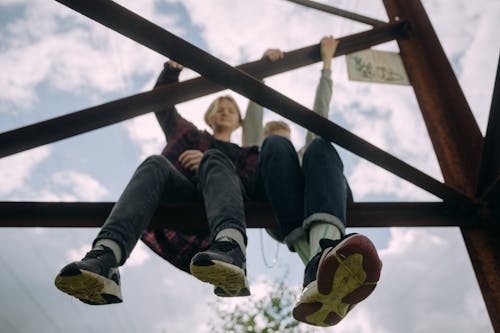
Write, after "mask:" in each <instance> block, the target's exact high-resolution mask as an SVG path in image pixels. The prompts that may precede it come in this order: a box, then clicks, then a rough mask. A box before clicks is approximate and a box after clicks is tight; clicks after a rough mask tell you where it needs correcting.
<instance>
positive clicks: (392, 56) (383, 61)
mask: <svg viewBox="0 0 500 333" xmlns="http://www.w3.org/2000/svg"><path fill="white" fill-rule="evenodd" d="M346 64H347V73H348V75H349V80H351V81H364V82H379V83H390V84H400V85H410V82H409V80H408V76H407V75H406V71H405V68H404V66H403V61H402V60H401V56H400V55H399V53H396V52H387V51H377V50H371V49H368V50H363V51H359V52H355V53H351V54H348V55H347V56H346Z"/></svg>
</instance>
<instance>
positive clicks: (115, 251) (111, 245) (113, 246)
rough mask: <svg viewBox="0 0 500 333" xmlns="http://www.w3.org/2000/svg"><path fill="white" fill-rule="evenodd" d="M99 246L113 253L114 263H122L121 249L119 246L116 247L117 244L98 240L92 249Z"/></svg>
mask: <svg viewBox="0 0 500 333" xmlns="http://www.w3.org/2000/svg"><path fill="white" fill-rule="evenodd" d="M99 245H102V246H106V247H109V248H110V249H111V251H113V254H114V255H115V258H116V262H117V263H118V264H119V263H120V262H121V261H122V249H121V248H120V245H118V243H117V242H115V241H114V240H112V239H99V240H98V241H97V242H96V243H95V246H94V249H95V248H96V247H98V246H99Z"/></svg>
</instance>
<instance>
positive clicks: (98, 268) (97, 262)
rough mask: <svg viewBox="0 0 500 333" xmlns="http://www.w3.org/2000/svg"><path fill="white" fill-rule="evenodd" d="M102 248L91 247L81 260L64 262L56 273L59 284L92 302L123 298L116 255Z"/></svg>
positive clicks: (105, 301)
mask: <svg viewBox="0 0 500 333" xmlns="http://www.w3.org/2000/svg"><path fill="white" fill-rule="evenodd" d="M101 248H102V249H94V250H91V251H90V252H88V253H87V254H86V255H85V257H84V258H83V259H82V260H80V261H75V262H72V263H71V264H68V265H66V266H64V268H63V269H62V270H61V271H60V272H59V274H58V275H57V276H56V280H55V285H56V287H57V288H58V289H59V290H61V291H63V292H65V293H66V294H69V295H71V296H74V297H76V298H78V299H79V300H80V301H82V302H84V303H87V304H91V305H101V304H112V303H121V302H123V298H122V293H121V289H120V273H119V272H118V264H117V262H116V259H115V255H114V254H113V251H111V249H110V248H108V247H106V246H101Z"/></svg>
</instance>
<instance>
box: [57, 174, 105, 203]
mask: <svg viewBox="0 0 500 333" xmlns="http://www.w3.org/2000/svg"><path fill="white" fill-rule="evenodd" d="M51 179H52V182H53V183H54V184H55V185H57V186H60V187H62V188H63V190H62V192H63V193H64V191H67V192H69V193H71V195H73V197H74V199H75V200H76V199H78V200H81V201H98V200H100V199H101V198H103V197H105V196H106V195H107V194H108V190H107V189H106V188H105V187H104V186H102V185H101V184H100V183H99V182H98V181H97V180H95V179H94V178H93V177H91V176H90V175H88V174H84V173H80V172H78V171H74V170H65V171H59V172H57V173H55V174H54V175H52V177H51ZM62 199H64V197H63V198H62Z"/></svg>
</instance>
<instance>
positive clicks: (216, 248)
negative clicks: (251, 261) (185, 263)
mask: <svg viewBox="0 0 500 333" xmlns="http://www.w3.org/2000/svg"><path fill="white" fill-rule="evenodd" d="M189 269H190V270H191V274H193V276H194V277H196V278H197V279H198V280H201V281H203V282H208V283H210V284H213V285H214V286H215V290H214V292H215V294H216V295H218V296H222V297H236V296H248V295H250V289H249V287H248V280H247V274H246V262H245V255H244V254H243V251H241V248H240V246H239V245H238V244H237V243H236V242H233V241H215V242H213V244H212V245H211V246H210V247H209V248H208V250H206V251H204V252H200V253H198V254H196V255H195V256H194V257H193V259H191V265H190V267H189Z"/></svg>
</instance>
